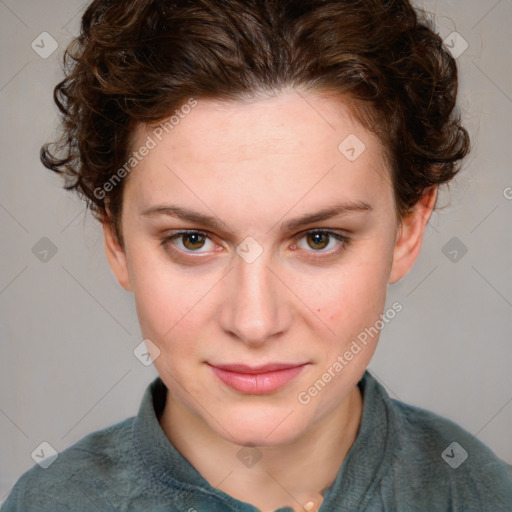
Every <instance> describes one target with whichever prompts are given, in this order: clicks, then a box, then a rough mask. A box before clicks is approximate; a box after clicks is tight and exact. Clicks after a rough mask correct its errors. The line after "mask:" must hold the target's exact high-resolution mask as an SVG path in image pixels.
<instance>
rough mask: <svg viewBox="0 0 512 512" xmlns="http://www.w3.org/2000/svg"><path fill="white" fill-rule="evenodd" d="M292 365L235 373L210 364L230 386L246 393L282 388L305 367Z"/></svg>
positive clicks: (259, 392) (266, 391)
mask: <svg viewBox="0 0 512 512" xmlns="http://www.w3.org/2000/svg"><path fill="white" fill-rule="evenodd" d="M305 366H306V365H302V366H294V367H293V368H286V369H283V370H276V371H273V372H267V373H257V374H256V373H255V374H249V373H237V372H229V371H227V370H221V369H220V368H217V367H215V366H211V369H212V370H213V373H215V375H216V376H217V377H218V378H219V379H220V380H221V381H222V382H224V384H226V385H227V386H229V387H230V388H232V389H234V390H236V391H240V392H241V393H245V394H248V395H266V394H267V393H273V392H274V391H277V390H278V389H280V388H282V387H283V386H284V385H285V384H287V383H288V382H290V381H291V380H292V379H294V378H295V377H296V376H297V375H298V374H299V373H300V372H301V371H302V370H303V368H304V367H305Z"/></svg>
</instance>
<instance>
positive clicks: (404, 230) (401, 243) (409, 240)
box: [388, 185, 437, 284]
mask: <svg viewBox="0 0 512 512" xmlns="http://www.w3.org/2000/svg"><path fill="white" fill-rule="evenodd" d="M436 197H437V185H434V186H432V187H430V188H428V189H426V190H425V192H424V193H423V196H422V197H421V198H420V200H419V201H418V202H417V203H416V204H415V205H414V209H413V211H412V212H410V213H408V214H407V215H406V216H405V217H404V218H403V219H402V221H401V223H400V226H399V228H398V234H397V239H396V243H395V250H394V252H393V264H392V266H391V272H390V275H389V279H388V283H389V284H393V283H396V282H397V281H399V280H400V279H402V278H403V277H404V276H405V275H406V274H407V273H408V272H409V270H411V268H412V266H413V265H414V262H415V261H416V259H417V257H418V255H419V253H420V249H421V244H422V242H423V236H424V234H425V228H426V226H427V223H428V221H429V219H430V216H431V215H432V211H433V210H434V206H435V203H436Z"/></svg>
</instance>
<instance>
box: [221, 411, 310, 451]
mask: <svg viewBox="0 0 512 512" xmlns="http://www.w3.org/2000/svg"><path fill="white" fill-rule="evenodd" d="M288 414H289V411H288V412H287V413H284V414H280V415H279V417H275V418H274V417H272V418H269V417H268V416H265V417H263V418H262V417H261V416H259V417H257V418H254V419H253V420H251V419H250V418H247V417H246V418H245V419H243V420H242V421H238V422H235V421H233V419H231V420H230V422H228V423H227V424H228V425H229V427H228V428H227V430H228V432H229V434H228V433H227V432H226V431H225V430H223V429H219V428H218V425H216V426H215V430H216V431H217V434H218V435H220V436H221V437H223V438H224V439H226V441H229V442H231V443H234V444H237V445H240V446H261V447H264V446H281V445H286V444H289V443H291V442H293V441H294V439H296V438H297V437H298V436H299V435H300V434H301V431H302V429H303V428H304V423H303V422H301V423H300V425H297V423H296V421H297V419H296V418H295V419H294V420H293V422H292V421H290V420H289V419H285V418H286V417H287V415H288ZM290 416H291V415H290ZM234 417H236V416H234ZM239 417H240V416H239ZM232 418H233V417H232ZM283 420H284V421H283ZM212 427H213V425H212Z"/></svg>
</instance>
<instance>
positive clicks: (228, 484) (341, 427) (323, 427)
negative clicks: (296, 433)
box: [160, 386, 363, 512]
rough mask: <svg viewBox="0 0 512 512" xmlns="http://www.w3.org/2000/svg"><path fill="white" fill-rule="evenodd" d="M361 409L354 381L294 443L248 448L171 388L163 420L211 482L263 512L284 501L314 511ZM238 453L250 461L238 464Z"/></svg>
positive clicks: (343, 453) (170, 435)
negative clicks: (339, 401) (223, 432)
mask: <svg viewBox="0 0 512 512" xmlns="http://www.w3.org/2000/svg"><path fill="white" fill-rule="evenodd" d="M362 410H363V402H362V396H361V393H360V390H359V388H358V386H355V388H354V389H353V390H352V391H351V392H350V393H349V395H348V396H347V398H346V399H345V400H344V401H343V403H342V404H341V405H340V406H339V407H338V408H336V409H335V410H333V411H332V412H331V413H329V414H328V415H327V416H325V417H324V418H322V420H321V421H319V422H318V423H317V424H315V425H314V426H312V427H311V428H310V429H309V430H307V431H306V432H304V433H303V434H302V435H301V436H300V437H298V438H296V439H294V440H293V441H292V442H290V443H288V444H286V445H279V446H264V447H253V448H248V447H242V446H240V445H237V444H235V443H232V442H229V441H227V440H226V439H224V438H223V437H221V436H219V435H218V434H217V433H216V432H214V431H213V430H212V429H211V428H210V427H209V426H208V424H207V423H206V422H204V420H202V419H201V418H200V417H198V416H197V415H195V414H194V413H192V412H191V411H190V410H189V409H188V408H186V407H185V406H184V405H183V404H182V403H181V402H180V401H179V400H178V399H176V398H175V397H173V396H172V395H171V394H170V392H168V393H167V400H166V405H165V409H164V411H163V413H162V416H161V418H160V424H161V426H162V429H163V430H164V432H165V434H166V436H167V437H168V438H169V440H170V441H171V442H172V444H173V445H174V446H175V448H176V449H177V450H178V451H179V452H180V453H181V454H182V455H183V456H184V457H185V458H186V459H187V460H188V461H189V462H190V464H192V466H194V468H195V469H196V470H197V471H198V472H199V473H200V474H201V475H202V476H203V478H205V480H207V481H208V483H209V484H210V485H211V486H212V487H216V488H218V489H219V490H221V491H223V492H225V493H227V494H229V495H230V496H232V497H234V498H236V499H238V500H240V501H244V502H248V503H251V504H252V505H254V506H256V507H258V508H259V509H260V510H262V511H264V512H271V511H273V510H275V509H277V508H279V507H285V506H289V507H291V508H292V509H293V510H297V511H299V510H300V511H301V512H303V511H304V510H306V511H308V512H309V511H317V510H318V509H319V507H320V504H321V503H322V501H323V494H324V493H325V491H326V490H327V489H328V488H329V487H330V486H331V485H332V483H333V482H334V480H335V479H336V475H337V474H338V471H339V469H340V467H341V465H342V463H343V461H344V459H345V457H346V455H347V453H348V451H349V450H350V448H351V446H352V445H353V443H354V441H355V439H356V436H357V432H358V429H359V425H360V422H361V416H362ZM235 457H238V458H239V459H240V460H242V459H244V460H245V461H246V462H244V464H233V462H232V461H234V460H236V459H234V458H235ZM256 460H257V462H256V463H254V461H256ZM253 464H254V465H253Z"/></svg>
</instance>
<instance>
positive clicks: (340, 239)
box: [293, 229, 349, 254]
mask: <svg viewBox="0 0 512 512" xmlns="http://www.w3.org/2000/svg"><path fill="white" fill-rule="evenodd" d="M296 240H298V241H302V240H305V242H306V244H307V247H304V246H301V245H300V243H299V244H294V246H293V247H297V245H298V246H299V248H301V249H304V250H306V251H308V252H320V253H324V252H325V253H328V254H332V253H335V252H338V251H339V250H341V249H343V248H344V247H345V246H346V245H347V244H348V243H349V238H348V237H346V236H343V235H340V234H338V233H335V232H334V231H325V230H318V229H317V230H312V231H308V232H306V233H301V234H300V235H298V236H297V237H296ZM331 242H333V243H331ZM329 246H330V247H331V250H325V249H326V248H328V247H329ZM333 246H334V247H333ZM308 247H309V248H310V249H313V251H310V250H309V249H308Z"/></svg>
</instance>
